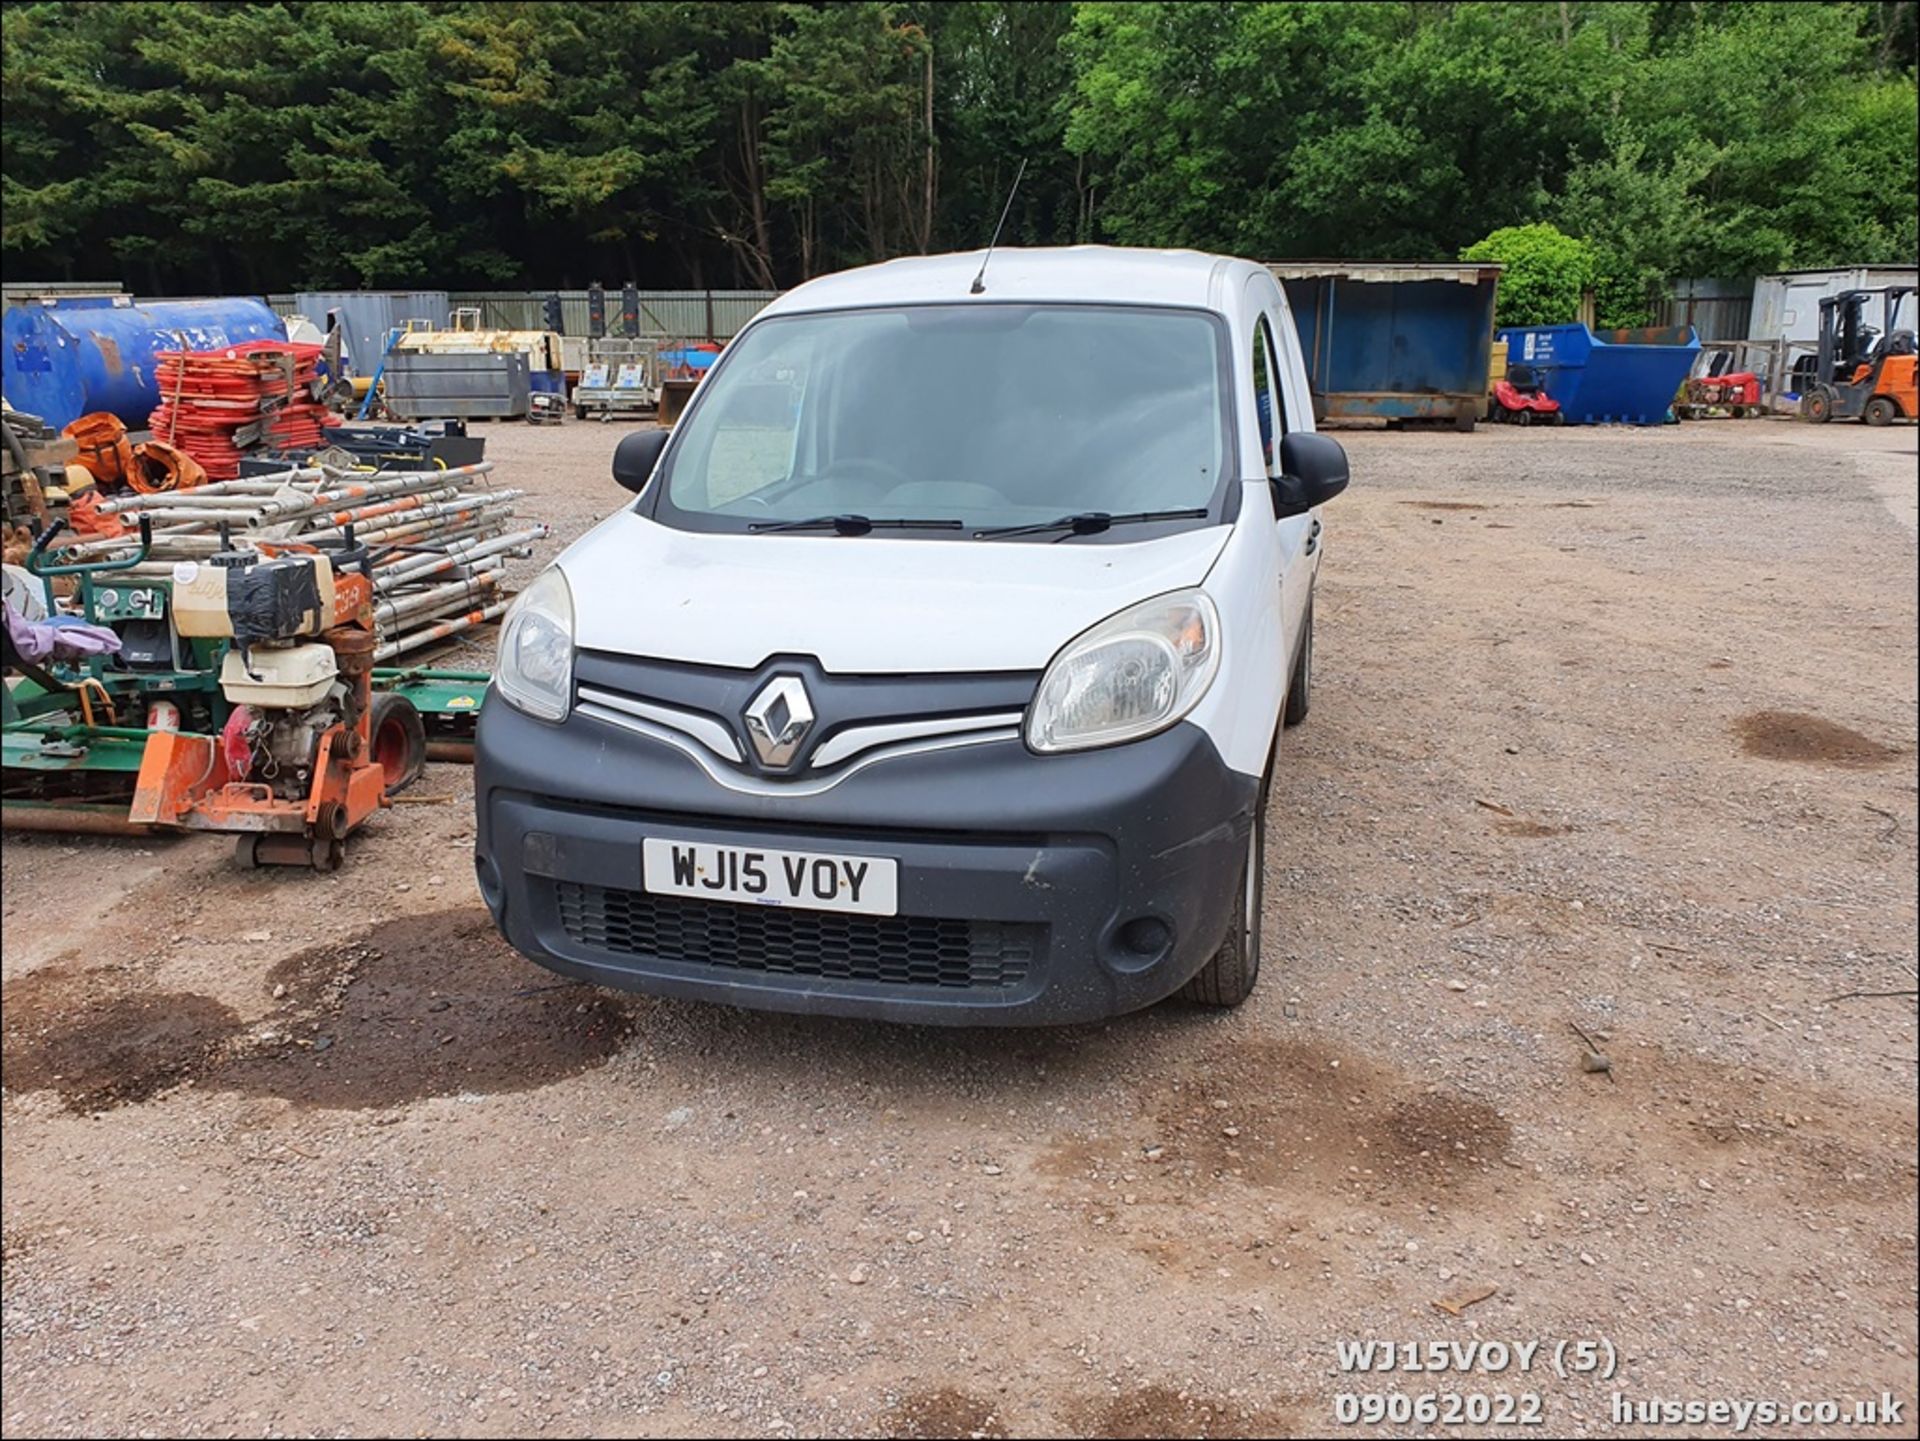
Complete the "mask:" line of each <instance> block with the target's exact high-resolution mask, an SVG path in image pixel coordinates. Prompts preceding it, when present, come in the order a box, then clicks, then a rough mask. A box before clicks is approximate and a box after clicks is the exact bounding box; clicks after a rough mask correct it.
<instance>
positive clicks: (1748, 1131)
mask: <svg viewBox="0 0 1920 1441" xmlns="http://www.w3.org/2000/svg"><path fill="white" fill-rule="evenodd" d="M1612 1054H1613V1056H1614V1067H1615V1075H1616V1076H1617V1078H1618V1084H1617V1085H1616V1086H1609V1087H1598V1088H1592V1090H1591V1094H1590V1096H1589V1097H1588V1100H1587V1104H1588V1105H1589V1106H1590V1107H1592V1108H1594V1109H1595V1110H1597V1111H1598V1112H1600V1113H1601V1114H1603V1115H1605V1116H1607V1117H1608V1118H1609V1128H1610V1133H1611V1134H1612V1135H1613V1136H1614V1137H1615V1138H1616V1140H1617V1142H1618V1143H1619V1144H1620V1146H1621V1147H1622V1150H1623V1154H1628V1155H1631V1156H1633V1157H1635V1158H1636V1159H1637V1160H1655V1161H1673V1162H1685V1163H1687V1164H1689V1165H1695V1166H1697V1165H1701V1164H1703V1163H1709V1162H1715V1161H1717V1162H1718V1163H1720V1164H1721V1165H1723V1166H1725V1167H1732V1168H1735V1169H1737V1170H1738V1171H1739V1172H1740V1174H1741V1177H1742V1180H1743V1182H1746V1183H1752V1184H1767V1185H1769V1186H1770V1187H1772V1188H1775V1189H1776V1190H1778V1191H1779V1192H1780V1193H1782V1194H1783V1195H1784V1196H1785V1197H1787V1198H1788V1199H1789V1200H1793V1201H1798V1202H1800V1203H1803V1204H1806V1205H1816V1204H1831V1203H1832V1202H1833V1201H1834V1200H1835V1199H1837V1198H1840V1197H1846V1198H1848V1199H1853V1200H1876V1201H1887V1200H1896V1201H1898V1203H1899V1205H1900V1206H1902V1207H1904V1208H1905V1209H1907V1210H1909V1211H1910V1210H1911V1209H1912V1206H1913V1198H1914V1191H1915V1163H1914V1159H1913V1158H1914V1152H1915V1148H1916V1146H1920V1126H1917V1125H1916V1119H1915V1114H1914V1110H1913V1106H1912V1103H1911V1102H1910V1101H1909V1102H1906V1103H1904V1104H1896V1105H1889V1104H1886V1103H1885V1102H1882V1101H1880V1100H1878V1099H1875V1098H1868V1097H1861V1096H1854V1095H1847V1094H1842V1093H1839V1092H1836V1091H1831V1090H1826V1089H1823V1088H1820V1087H1816V1086H1809V1085H1807V1084H1805V1083H1804V1082H1799V1081H1788V1080H1783V1079H1781V1078H1778V1077H1776V1076H1775V1075H1773V1074H1771V1073H1769V1072H1768V1071H1766V1070H1764V1069H1761V1068H1749V1067H1744V1066H1730V1065H1726V1064H1723V1063H1720V1062H1716V1061H1713V1060H1709V1059H1707V1058H1705V1057H1700V1056H1691V1055H1686V1054H1683V1053H1678V1052H1673V1051H1669V1050H1666V1049H1664V1048H1662V1047H1659V1046H1646V1047H1641V1046H1628V1047H1622V1046H1619V1045H1615V1046H1614V1047H1613V1048H1612Z"/></svg>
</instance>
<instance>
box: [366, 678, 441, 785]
mask: <svg viewBox="0 0 1920 1441" xmlns="http://www.w3.org/2000/svg"><path fill="white" fill-rule="evenodd" d="M367 729H368V731H369V733H370V734H371V735H372V737H373V759H374V760H376V761H378V762H379V763H380V769H381V770H383V771H385V772H386V773H387V794H388V795H390V796H392V795H398V794H399V793H400V792H401V791H403V790H405V789H406V788H407V787H408V786H410V785H412V784H413V783H414V782H415V781H417V780H419V779H420V773H421V772H422V771H424V770H425V769H426V768H427V728H426V726H425V725H423V724H422V723H421V720H420V712H419V711H417V710H415V709H414V708H413V702H412V701H410V700H408V699H407V698H406V697H405V696H400V695H393V694H391V693H382V694H380V695H376V696H375V697H374V698H373V714H372V715H371V716H370V717H369V718H368V724H367Z"/></svg>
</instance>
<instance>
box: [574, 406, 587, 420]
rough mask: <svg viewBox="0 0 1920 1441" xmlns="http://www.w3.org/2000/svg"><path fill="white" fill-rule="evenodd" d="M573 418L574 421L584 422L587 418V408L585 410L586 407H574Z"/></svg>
mask: <svg viewBox="0 0 1920 1441" xmlns="http://www.w3.org/2000/svg"><path fill="white" fill-rule="evenodd" d="M573 418H574V419H575V420H585V419H586V418H587V408H586V406H584V405H576V406H574V408H573Z"/></svg>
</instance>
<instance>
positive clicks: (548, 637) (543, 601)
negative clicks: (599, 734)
mask: <svg viewBox="0 0 1920 1441" xmlns="http://www.w3.org/2000/svg"><path fill="white" fill-rule="evenodd" d="M493 683H494V686H495V688H496V689H498V690H499V692H500V698H501V699H502V700H504V701H505V702H506V703H507V704H508V705H510V706H512V707H513V708H514V709H515V710H521V711H525V712H526V713H527V714H528V715H530V716H534V717H537V718H538V719H540V720H544V721H561V720H565V719H566V718H567V708H568V706H569V705H571V704H572V701H573V593H572V592H571V591H569V590H568V589H567V578H566V577H565V576H564V575H562V574H561V573H560V572H559V571H558V570H557V569H548V570H543V571H541V572H540V574H539V576H538V577H537V578H536V579H535V580H534V582H533V584H532V585H530V586H528V587H527V588H526V589H525V590H523V591H521V592H520V597H519V599H517V600H516V601H514V603H513V606H512V608H511V609H510V610H508V611H507V619H506V624H504V625H502V626H501V627H500V654H499V658H498V660H497V661H496V662H495V665H494V672H493Z"/></svg>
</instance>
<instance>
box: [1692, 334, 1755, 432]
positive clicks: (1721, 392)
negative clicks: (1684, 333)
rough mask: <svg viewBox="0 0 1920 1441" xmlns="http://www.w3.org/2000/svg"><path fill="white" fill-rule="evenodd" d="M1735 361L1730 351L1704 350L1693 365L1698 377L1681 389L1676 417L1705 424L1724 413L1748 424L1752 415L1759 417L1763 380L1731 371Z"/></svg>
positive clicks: (1718, 347)
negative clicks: (1748, 418)
mask: <svg viewBox="0 0 1920 1441" xmlns="http://www.w3.org/2000/svg"><path fill="white" fill-rule="evenodd" d="M1733 360H1734V357H1733V351H1732V349H1731V348H1730V347H1726V346H1716V348H1714V349H1712V350H1709V349H1706V348H1705V347H1703V348H1702V349H1701V351H1700V358H1699V360H1698V361H1697V362H1696V363H1695V365H1694V370H1695V374H1693V375H1690V376H1688V377H1687V381H1686V384H1684V385H1683V386H1681V387H1680V396H1679V400H1678V403H1677V404H1675V406H1674V407H1673V413H1674V415H1675V417H1676V418H1678V419H1680V420H1705V419H1707V418H1708V417H1709V416H1713V415H1716V414H1722V413H1724V414H1726V415H1730V416H1732V417H1733V418H1734V419H1735V420H1745V419H1746V418H1747V417H1748V416H1749V415H1759V414H1760V413H1761V409H1762V407H1761V404H1760V377H1759V375H1758V374H1756V373H1755V372H1753V371H1751V370H1731V369H1729V368H1728V367H1729V366H1731V365H1732V364H1733Z"/></svg>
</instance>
